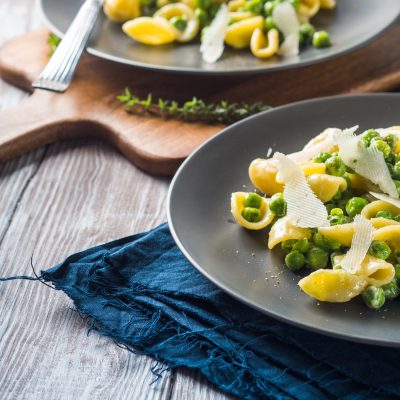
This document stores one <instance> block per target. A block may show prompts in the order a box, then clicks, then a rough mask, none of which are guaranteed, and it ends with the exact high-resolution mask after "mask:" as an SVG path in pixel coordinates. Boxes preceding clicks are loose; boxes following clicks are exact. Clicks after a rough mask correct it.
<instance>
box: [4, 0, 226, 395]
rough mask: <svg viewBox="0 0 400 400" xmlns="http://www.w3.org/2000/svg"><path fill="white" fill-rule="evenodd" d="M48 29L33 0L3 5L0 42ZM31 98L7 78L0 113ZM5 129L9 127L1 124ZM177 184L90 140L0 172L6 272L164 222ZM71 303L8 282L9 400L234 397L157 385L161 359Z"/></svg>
mask: <svg viewBox="0 0 400 400" xmlns="http://www.w3.org/2000/svg"><path fill="white" fill-rule="evenodd" d="M39 24H40V20H39V13H38V10H37V7H36V6H34V0H2V1H1V2H0V43H2V42H4V41H5V40H6V39H8V38H10V37H12V36H14V35H19V34H21V33H23V32H25V31H28V30H30V29H33V28H35V27H37V26H38V25H39ZM24 97H25V95H24V94H23V93H22V92H20V91H17V90H16V89H14V88H12V87H10V86H8V85H7V84H5V83H3V82H0V108H1V109H2V110H6V109H7V108H9V107H11V106H13V105H16V104H17V103H19V102H20V101H21V100H22V99H23V98H24ZM0 129H1V127H0ZM168 184H169V180H168V179H164V178H154V177H150V176H149V175H146V174H145V173H143V172H141V171H140V170H138V169H136V168H135V167H133V166H132V165H131V164H130V163H129V162H128V161H127V160H125V159H124V158H123V157H122V156H121V155H120V154H118V153H117V152H116V151H115V150H114V149H112V148H111V147H110V146H108V145H106V144H103V143H100V142H95V141H89V140H80V141H77V140H75V141H71V142H65V143H60V144H55V145H50V146H47V147H44V148H41V149H39V150H37V151H34V152H31V153H29V154H27V155H24V156H22V157H20V158H17V159H15V160H13V161H10V162H8V163H6V164H4V165H2V166H0V275H2V276H4V275H14V274H31V270H30V265H29V264H30V258H31V256H33V261H34V264H35V266H36V268H37V269H40V268H47V267H49V266H51V265H53V264H56V263H57V262H59V261H62V260H63V259H64V258H65V257H66V256H67V255H69V254H70V253H73V252H75V251H78V250H81V249H84V248H86V247H89V246H92V245H95V244H98V243H100V242H104V241H108V240H112V239H115V238H118V237H121V236H125V235H128V234H131V233H134V232H139V231H142V230H146V229H150V228H151V227H154V226H155V225H157V224H158V223H160V222H163V221H165V200H166V194H167V189H168ZM70 306H71V303H70V301H69V299H68V298H67V297H66V296H65V295H64V294H63V293H60V292H55V291H52V290H50V289H48V288H46V287H45V286H43V285H41V284H38V283H33V282H17V281H15V282H12V283H6V284H0V316H1V317H0V398H1V399H7V400H8V399H29V400H31V399H33V400H35V399H41V400H47V399H57V400H63V399H143V400H147V399H157V400H158V399H160V400H161V399H200V400H216V399H218V400H222V399H227V398H228V397H227V396H225V395H224V394H222V393H220V392H218V391H216V390H215V389H214V388H213V387H212V386H211V385H209V384H208V383H206V382H204V380H202V379H201V378H199V376H198V375H197V374H196V373H193V372H190V371H187V370H177V371H174V372H166V373H164V375H163V377H162V378H161V379H160V380H158V381H157V382H155V383H153V384H150V383H151V382H152V381H153V379H154V376H153V374H152V373H151V371H150V367H151V366H152V365H153V361H152V360H151V359H150V358H148V357H145V356H138V355H134V354H132V353H129V352H127V351H125V350H122V349H120V348H118V347H117V346H115V345H114V343H112V342H111V341H110V340H108V339H105V338H101V337H99V336H98V335H97V334H95V333H92V334H91V335H90V336H87V335H86V331H87V328H88V322H87V321H84V320H82V319H81V318H80V317H79V316H78V315H77V313H75V312H73V311H72V310H71V309H70Z"/></svg>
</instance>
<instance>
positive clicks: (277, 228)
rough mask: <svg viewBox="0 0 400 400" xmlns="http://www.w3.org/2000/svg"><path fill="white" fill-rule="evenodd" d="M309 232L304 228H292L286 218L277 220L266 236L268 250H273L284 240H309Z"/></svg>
mask: <svg viewBox="0 0 400 400" xmlns="http://www.w3.org/2000/svg"><path fill="white" fill-rule="evenodd" d="M310 237H311V231H310V230H309V229H306V228H299V227H298V226H294V225H293V224H292V223H291V222H290V221H289V219H288V218H287V217H283V218H281V219H279V220H278V221H277V222H276V223H275V224H274V225H273V226H272V228H271V231H270V232H269V236H268V248H269V249H273V248H274V247H275V246H276V245H278V244H279V243H282V242H284V241H286V240H299V239H303V238H306V239H309V238H310Z"/></svg>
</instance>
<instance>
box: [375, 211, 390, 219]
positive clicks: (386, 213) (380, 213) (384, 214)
mask: <svg viewBox="0 0 400 400" xmlns="http://www.w3.org/2000/svg"><path fill="white" fill-rule="evenodd" d="M375 217H376V218H386V219H393V214H392V213H391V212H390V211H378V212H377V213H376V215H375Z"/></svg>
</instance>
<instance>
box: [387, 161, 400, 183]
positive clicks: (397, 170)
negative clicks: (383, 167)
mask: <svg viewBox="0 0 400 400" xmlns="http://www.w3.org/2000/svg"><path fill="white" fill-rule="evenodd" d="M389 165H390V164H389ZM388 167H389V166H388ZM392 168H393V169H392V171H391V172H392V177H393V178H395V179H399V178H400V161H397V162H396V164H394V165H393V167H392Z"/></svg>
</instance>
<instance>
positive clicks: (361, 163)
mask: <svg viewBox="0 0 400 400" xmlns="http://www.w3.org/2000/svg"><path fill="white" fill-rule="evenodd" d="M334 139H335V142H336V143H337V145H338V146H339V157H340V158H341V159H342V161H343V162H344V163H345V164H346V165H347V166H348V167H350V168H352V169H354V171H355V172H357V173H358V174H359V175H361V176H363V177H364V178H367V179H368V180H370V181H371V182H372V183H374V184H375V185H378V186H379V188H380V189H381V190H382V192H384V193H386V194H388V195H390V196H391V197H394V198H398V197H399V194H398V193H397V189H396V185H395V183H394V182H393V179H392V177H391V176H390V171H389V168H388V167H387V165H386V162H385V157H384V156H383V154H382V152H380V151H379V150H378V149H377V148H376V147H375V146H374V144H371V146H369V147H365V145H364V143H363V142H362V140H361V139H360V137H359V136H355V135H354V128H351V129H345V130H344V131H343V132H341V133H336V134H335V138H334Z"/></svg>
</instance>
